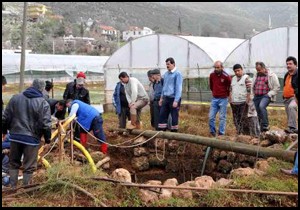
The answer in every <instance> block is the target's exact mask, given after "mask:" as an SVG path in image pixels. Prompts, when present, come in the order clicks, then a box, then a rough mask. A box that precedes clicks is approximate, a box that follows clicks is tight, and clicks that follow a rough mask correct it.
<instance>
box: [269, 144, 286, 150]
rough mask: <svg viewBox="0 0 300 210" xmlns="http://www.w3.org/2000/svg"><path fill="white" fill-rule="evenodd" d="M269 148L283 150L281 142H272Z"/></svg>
mask: <svg viewBox="0 0 300 210" xmlns="http://www.w3.org/2000/svg"><path fill="white" fill-rule="evenodd" d="M269 148H273V149H280V150H284V146H283V144H273V145H271V146H269Z"/></svg>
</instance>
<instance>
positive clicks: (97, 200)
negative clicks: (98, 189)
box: [57, 180, 107, 207]
mask: <svg viewBox="0 0 300 210" xmlns="http://www.w3.org/2000/svg"><path fill="white" fill-rule="evenodd" d="M57 183H58V184H62V185H69V186H71V187H73V188H75V189H76V190H78V191H80V192H82V193H84V194H86V195H87V196H89V197H90V198H92V199H93V200H94V201H95V202H96V203H99V204H100V206H101V207H107V205H106V204H104V203H102V202H101V201H99V199H98V198H96V197H95V196H94V195H93V194H92V193H90V192H88V191H86V190H85V189H83V188H82V187H80V186H78V185H76V184H72V183H69V182H65V181H62V180H57Z"/></svg>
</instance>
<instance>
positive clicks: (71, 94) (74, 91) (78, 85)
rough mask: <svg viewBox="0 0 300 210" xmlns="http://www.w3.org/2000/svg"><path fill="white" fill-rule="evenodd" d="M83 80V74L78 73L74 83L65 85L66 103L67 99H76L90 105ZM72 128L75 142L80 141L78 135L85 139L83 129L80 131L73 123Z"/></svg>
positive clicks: (64, 97) (85, 134)
mask: <svg viewBox="0 0 300 210" xmlns="http://www.w3.org/2000/svg"><path fill="white" fill-rule="evenodd" d="M85 79H86V76H85V74H84V73H83V72H79V73H78V74H77V76H76V79H75V80H74V82H70V83H68V84H67V86H66V89H65V92H64V95H63V99H64V100H65V101H67V100H68V99H72V100H76V99H77V100H80V101H82V102H84V103H87V104H89V105H90V104H91V102H90V94H89V90H88V89H86V88H85V87H84V83H85ZM74 128H75V129H74V138H75V140H76V141H79V140H80V135H82V136H85V137H84V138H85V139H87V133H86V132H85V131H84V130H83V129H80V127H79V125H78V124H77V123H75V126H74ZM80 133H81V134H80Z"/></svg>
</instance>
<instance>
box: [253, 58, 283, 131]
mask: <svg viewBox="0 0 300 210" xmlns="http://www.w3.org/2000/svg"><path fill="white" fill-rule="evenodd" d="M255 68H256V71H257V73H256V74H254V77H253V93H254V98H253V102H254V105H255V108H256V111H257V114H258V119H259V123H260V129H261V132H265V131H268V130H269V119H268V110H267V106H268V105H269V104H270V102H274V101H275V100H276V95H277V93H278V91H279V89H280V84H279V80H278V77H277V76H276V74H275V73H273V72H271V71H270V70H268V69H267V68H266V65H265V64H264V63H263V62H256V63H255Z"/></svg>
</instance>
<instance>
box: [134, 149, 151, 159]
mask: <svg viewBox="0 0 300 210" xmlns="http://www.w3.org/2000/svg"><path fill="white" fill-rule="evenodd" d="M133 154H134V156H137V157H140V156H142V155H148V154H149V151H148V149H147V148H145V147H135V148H134V149H133Z"/></svg>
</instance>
